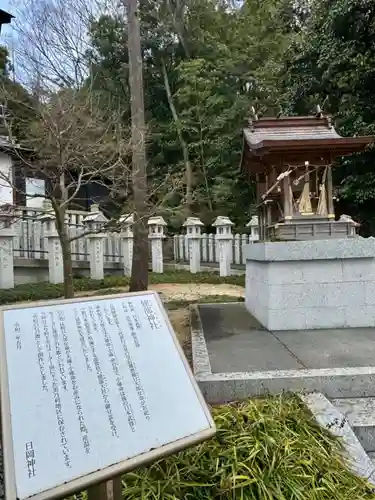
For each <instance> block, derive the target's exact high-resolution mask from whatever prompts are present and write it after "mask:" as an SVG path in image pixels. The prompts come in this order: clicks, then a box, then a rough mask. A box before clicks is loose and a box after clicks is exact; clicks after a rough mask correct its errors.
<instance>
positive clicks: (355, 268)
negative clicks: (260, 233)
mask: <svg viewBox="0 0 375 500" xmlns="http://www.w3.org/2000/svg"><path fill="white" fill-rule="evenodd" d="M245 257H246V302H245V303H246V307H247V309H248V311H249V312H250V313H251V314H252V315H253V316H254V317H255V318H257V320H258V321H259V322H260V323H261V324H262V325H263V326H264V327H266V328H267V329H269V330H312V329H326V328H329V329H331V328H358V327H374V326H375V240H374V238H361V237H356V238H346V239H328V240H314V241H287V242H262V243H257V244H253V245H247V246H246V248H245Z"/></svg>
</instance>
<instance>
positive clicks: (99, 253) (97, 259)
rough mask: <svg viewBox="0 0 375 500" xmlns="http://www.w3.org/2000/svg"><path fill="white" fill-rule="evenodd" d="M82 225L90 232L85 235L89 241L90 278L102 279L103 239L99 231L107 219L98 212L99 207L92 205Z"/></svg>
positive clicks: (103, 236)
mask: <svg viewBox="0 0 375 500" xmlns="http://www.w3.org/2000/svg"><path fill="white" fill-rule="evenodd" d="M82 222H83V225H84V226H85V227H86V229H87V230H88V231H89V233H90V232H91V234H88V235H87V239H88V241H89V258H90V277H91V279H94V280H101V279H103V278H104V239H105V234H103V233H102V232H101V231H100V230H101V229H102V228H103V226H104V225H105V224H106V223H107V222H108V219H107V217H106V216H105V215H104V214H103V213H102V212H101V211H100V210H99V205H97V204H93V205H91V207H90V213H89V215H87V216H86V217H85V218H84V219H83V221H82Z"/></svg>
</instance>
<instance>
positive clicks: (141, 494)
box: [123, 395, 375, 500]
mask: <svg viewBox="0 0 375 500" xmlns="http://www.w3.org/2000/svg"><path fill="white" fill-rule="evenodd" d="M213 414H214V418H215V421H216V424H217V427H218V432H217V436H216V437H215V438H214V439H212V440H210V441H207V442H205V443H203V444H201V445H198V446H195V447H194V448H190V449H188V450H185V451H183V452H180V453H178V454H176V455H174V456H171V457H168V458H166V459H163V460H160V461H158V462H156V463H154V464H153V465H151V466H148V467H144V468H141V469H138V470H136V471H134V472H131V473H129V474H127V475H125V476H124V477H123V482H124V490H123V498H124V499H125V500H190V499H191V500H193V499H194V500H211V499H217V500H219V499H220V500H230V499H238V500H240V499H241V500H362V499H366V500H370V499H375V494H374V493H373V492H372V491H371V488H370V486H369V485H368V484H367V483H366V481H364V480H362V479H360V478H358V477H356V476H354V475H353V474H352V473H351V472H349V471H348V469H347V468H346V464H345V460H344V459H343V458H342V447H341V442H340V441H339V440H338V439H336V438H334V437H332V435H331V434H330V433H329V432H328V431H326V430H324V429H321V428H320V427H319V426H318V425H317V424H316V422H315V420H314V419H313V417H312V416H311V414H310V413H309V412H308V410H307V409H306V407H305V406H304V405H303V404H302V402H301V401H300V399H299V398H298V397H297V396H290V395H282V396H278V397H268V398H264V399H255V400H250V401H247V402H245V403H242V404H238V405H226V406H221V407H217V408H213Z"/></svg>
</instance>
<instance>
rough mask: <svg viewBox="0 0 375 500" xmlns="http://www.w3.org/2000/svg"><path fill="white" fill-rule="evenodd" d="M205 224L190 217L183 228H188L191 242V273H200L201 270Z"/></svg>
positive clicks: (187, 231) (188, 236)
mask: <svg viewBox="0 0 375 500" xmlns="http://www.w3.org/2000/svg"><path fill="white" fill-rule="evenodd" d="M203 225H204V224H203V222H202V221H201V220H200V219H198V217H188V218H187V219H186V221H185V222H184V224H183V226H184V227H186V237H187V239H188V242H189V261H190V272H191V273H192V274H196V273H199V272H200V270H201V246H200V245H201V237H202V235H201V231H202V226H203Z"/></svg>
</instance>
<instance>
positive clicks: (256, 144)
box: [241, 113, 374, 173]
mask: <svg viewBox="0 0 375 500" xmlns="http://www.w3.org/2000/svg"><path fill="white" fill-rule="evenodd" d="M243 133H244V151H243V156H242V165H241V167H242V170H244V167H245V164H246V170H247V171H248V172H249V173H256V172H259V171H262V170H263V167H262V166H261V164H264V163H267V162H268V161H270V160H268V159H267V155H275V154H276V155H280V156H279V157H280V158H282V159H283V160H284V161H286V162H288V159H289V158H290V157H292V156H293V155H296V154H297V155H303V156H304V158H305V159H306V160H308V159H309V156H310V155H314V154H315V155H316V154H318V153H319V155H322V156H323V155H326V154H327V155H330V157H331V159H334V158H337V157H339V156H346V155H349V154H352V153H356V152H361V151H363V150H365V149H366V147H367V146H368V145H369V144H371V143H373V142H374V137H342V136H340V135H339V134H338V133H337V132H336V130H335V128H334V127H333V126H332V123H331V119H330V117H328V116H325V115H323V114H322V113H319V114H317V115H315V116H292V117H280V118H260V119H256V120H250V121H249V124H248V126H247V127H246V128H245V129H244V131H243ZM257 162H258V165H256V163H257ZM259 162H260V163H261V164H259Z"/></svg>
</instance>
